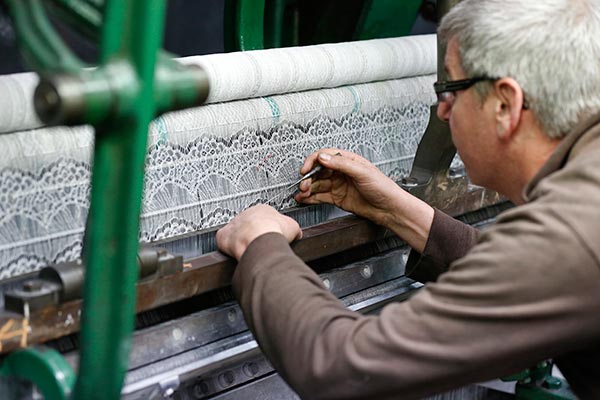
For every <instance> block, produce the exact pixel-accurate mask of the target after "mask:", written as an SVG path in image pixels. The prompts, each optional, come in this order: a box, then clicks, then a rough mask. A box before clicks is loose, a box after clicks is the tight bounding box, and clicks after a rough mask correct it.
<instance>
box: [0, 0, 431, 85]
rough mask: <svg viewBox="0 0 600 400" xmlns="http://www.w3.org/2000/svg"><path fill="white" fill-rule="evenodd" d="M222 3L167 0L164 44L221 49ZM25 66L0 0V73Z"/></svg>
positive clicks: (88, 53) (426, 19) (92, 51)
mask: <svg viewBox="0 0 600 400" xmlns="http://www.w3.org/2000/svg"><path fill="white" fill-rule="evenodd" d="M303 1H306V2H308V0H303ZM321 1H328V2H338V3H339V9H340V10H341V11H340V12H343V10H344V9H347V8H348V1H353V0H319V2H321ZM354 1H361V0H354ZM373 1H377V0H373ZM398 1H401V0H398ZM224 4H225V2H224V1H223V0H168V3H167V17H166V24H165V37H164V48H165V49H166V50H167V51H170V52H171V53H174V54H175V55H178V56H189V55H202V54H212V53H221V52H223V51H224V39H223V19H224V8H225V7H224ZM329 5H330V4H329ZM316 6H317V7H318V6H319V3H316ZM434 8H435V0H424V1H423V6H422V7H421V11H420V15H419V16H418V17H417V21H416V22H415V25H414V26H413V29H412V32H411V33H412V34H421V33H431V32H434V31H435V22H433V21H432V19H433V15H435V10H434ZM53 22H54V23H55V27H56V29H57V30H58V31H59V32H60V33H61V35H62V36H63V38H64V39H65V41H66V42H67V43H68V44H69V46H70V47H71V48H72V49H73V51H74V52H75V53H76V54H77V55H79V57H80V58H81V59H83V60H84V61H86V62H89V63H92V64H93V63H94V61H95V58H96V48H95V45H94V44H92V43H91V42H89V41H87V40H86V39H83V38H82V37H81V36H80V35H77V34H75V33H73V32H72V31H70V30H69V29H68V28H67V27H65V26H63V25H61V24H60V23H58V22H57V21H54V20H53ZM26 70H27V68H26V67H25V66H24V65H23V63H22V60H21V57H20V55H19V52H18V49H17V44H16V38H15V32H14V29H13V27H12V23H11V20H10V18H9V17H8V12H7V6H6V4H5V3H4V0H0V74H8V73H14V72H21V71H26Z"/></svg>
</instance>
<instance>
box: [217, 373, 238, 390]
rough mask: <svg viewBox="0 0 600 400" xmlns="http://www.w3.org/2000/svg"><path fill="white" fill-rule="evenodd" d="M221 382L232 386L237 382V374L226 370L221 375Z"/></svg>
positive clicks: (225, 385)
mask: <svg viewBox="0 0 600 400" xmlns="http://www.w3.org/2000/svg"><path fill="white" fill-rule="evenodd" d="M218 379H219V383H220V384H221V386H223V387H227V386H231V385H232V384H233V382H235V374H234V373H233V372H231V371H225V372H224V373H222V374H221V375H219V378H218Z"/></svg>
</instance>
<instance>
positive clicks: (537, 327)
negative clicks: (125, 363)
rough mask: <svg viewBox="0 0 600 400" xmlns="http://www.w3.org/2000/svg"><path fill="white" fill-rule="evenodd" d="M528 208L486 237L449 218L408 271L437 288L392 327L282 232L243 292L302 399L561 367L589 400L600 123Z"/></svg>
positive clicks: (392, 315)
mask: <svg viewBox="0 0 600 400" xmlns="http://www.w3.org/2000/svg"><path fill="white" fill-rule="evenodd" d="M525 198H526V200H527V204H525V205H522V206H519V207H516V208H513V209H511V210H509V211H507V212H505V213H503V214H502V215H501V216H499V218H498V220H497V222H496V224H494V225H493V226H492V227H490V228H488V229H487V230H485V231H483V232H482V233H481V234H480V235H477V233H476V232H475V231H474V230H473V229H472V228H470V227H468V226H465V225H463V224H461V223H460V222H457V221H455V220H453V219H452V218H450V217H447V216H445V215H444V214H442V213H441V212H439V211H436V214H435V218H434V222H433V226H432V230H431V233H430V236H429V239H428V242H427V245H426V248H425V251H424V252H423V255H422V256H421V257H419V256H417V257H415V256H414V255H413V257H412V259H411V262H410V263H409V264H416V265H409V267H408V268H412V269H414V272H415V275H418V276H419V277H420V278H421V279H424V278H426V279H428V280H436V279H437V280H436V281H435V282H430V283H428V284H427V285H426V286H425V287H424V288H423V289H421V290H420V291H419V292H418V293H417V294H416V295H415V296H413V297H411V298H410V299H409V300H407V301H405V302H402V303H397V304H390V305H388V306H386V307H385V308H384V309H383V310H382V312H381V314H380V315H379V316H363V315H360V314H358V313H355V312H352V311H350V310H348V309H346V308H345V307H344V306H343V305H342V303H341V302H340V301H339V300H338V299H337V298H335V296H333V295H332V294H331V293H329V291H327V290H326V289H325V288H324V286H323V284H322V282H321V280H320V279H319V277H318V276H317V275H316V274H315V273H314V272H313V271H312V270H311V269H310V268H308V267H307V266H306V265H305V264H304V263H303V262H302V261H301V260H300V259H298V258H297V257H296V256H295V255H294V254H293V252H292V251H291V250H290V248H289V246H288V245H287V243H286V241H285V239H284V238H283V237H282V236H280V235H278V234H275V233H269V234H265V235H263V236H261V237H259V238H257V239H256V240H254V241H253V242H252V243H251V245H250V246H249V247H248V249H247V251H246V252H245V253H244V256H243V257H242V260H241V262H240V264H239V266H238V268H237V270H236V273H235V275H234V280H233V284H234V290H235V293H236V296H237V298H238V300H239V302H240V304H241V306H242V308H243V310H244V314H245V317H246V321H247V323H248V325H249V327H250V329H251V330H252V332H253V333H254V335H255V337H256V338H257V340H258V342H259V344H260V346H261V348H262V349H263V351H264V353H265V354H266V355H267V356H268V358H269V359H270V360H271V361H272V363H273V365H274V366H275V367H276V368H277V370H278V371H279V372H280V374H281V375H282V376H283V378H284V379H285V380H286V381H287V382H288V383H289V384H290V385H291V386H292V387H293V388H294V389H295V390H296V391H297V392H298V393H299V394H300V395H301V396H302V397H303V398H311V399H313V398H315V399H316V398H319V399H321V398H323V399H324V398H332V399H333V398H339V399H353V398H378V399H383V398H399V397H401V398H403V399H410V398H419V397H423V396H426V395H429V394H433V393H436V392H441V391H444V390H447V389H450V388H454V387H458V386H461V385H464V384H467V383H471V382H476V381H483V380H487V379H491V378H496V377H499V376H504V375H508V374H511V373H514V372H518V371H520V370H522V369H524V368H527V367H529V366H531V365H534V364H535V363H536V362H538V361H540V360H543V359H546V358H550V357H552V358H554V359H555V360H557V363H558V365H559V367H560V368H561V370H562V372H563V373H564V374H565V376H566V377H567V379H568V380H569V382H570V384H571V386H572V388H573V389H574V390H575V392H576V393H577V394H578V395H579V396H580V397H582V398H584V399H587V398H600V364H599V363H598V362H599V361H600V115H598V116H596V117H595V118H593V119H591V120H588V121H586V122H585V123H582V124H580V125H579V126H578V127H577V128H576V129H575V130H574V131H573V132H572V133H571V134H570V135H569V136H567V138H565V139H564V140H563V141H562V142H561V144H560V145H559V147H558V148H557V150H556V151H555V152H554V154H553V155H552V156H551V158H550V159H549V160H548V161H547V163H546V164H545V165H544V167H543V168H542V169H541V170H540V172H539V173H538V174H537V175H536V177H535V178H534V179H533V180H532V182H531V183H530V184H529V185H528V187H527V188H526V189H525ZM441 273H443V274H441ZM440 274H441V275H440ZM438 275H439V278H438Z"/></svg>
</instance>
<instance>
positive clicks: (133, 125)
mask: <svg viewBox="0 0 600 400" xmlns="http://www.w3.org/2000/svg"><path fill="white" fill-rule="evenodd" d="M164 13H165V1H164V0H108V1H107V2H106V4H105V14H104V25H103V29H102V42H101V48H100V50H101V51H100V59H101V62H102V63H107V62H109V61H112V60H114V59H115V58H126V59H127V61H128V62H129V63H131V65H132V68H133V71H134V72H135V76H136V82H130V84H131V87H132V88H133V89H134V90H132V93H134V95H133V103H132V104H135V108H133V109H132V110H131V112H130V113H129V115H127V116H126V117H123V118H119V119H116V120H111V121H109V122H107V123H106V124H103V125H102V126H101V127H99V128H98V129H97V131H96V145H95V149H94V170H93V175H92V201H91V206H90V217H89V218H90V221H89V224H88V230H87V232H86V233H87V234H86V239H87V241H86V249H87V252H86V260H85V263H86V265H87V269H86V279H85V295H84V303H83V304H84V311H83V314H82V330H81V359H80V370H79V377H78V380H77V383H76V385H75V392H74V398H76V399H86V400H87V399H100V398H102V399H118V398H119V395H120V390H121V386H122V384H123V379H124V376H125V371H126V369H127V359H128V355H129V351H130V347H131V332H132V330H133V320H134V310H135V281H136V280H137V274H138V272H137V268H136V262H135V260H136V259H135V257H136V252H137V247H138V232H139V214H140V207H141V196H142V184H143V175H144V158H145V153H146V140H147V130H148V124H149V122H150V120H151V119H152V117H153V115H154V102H153V98H154V97H153V86H154V69H155V63H156V56H157V50H158V48H159V47H160V44H161V41H162V32H163V22H164V21H163V20H164Z"/></svg>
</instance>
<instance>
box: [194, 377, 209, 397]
mask: <svg viewBox="0 0 600 400" xmlns="http://www.w3.org/2000/svg"><path fill="white" fill-rule="evenodd" d="M208 390H209V388H208V384H207V383H206V382H204V381H200V382H198V383H196V384H195V385H194V387H193V389H192V392H193V395H194V397H195V398H196V399H201V398H202V397H205V396H206V395H207V394H208Z"/></svg>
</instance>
